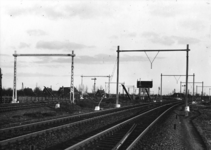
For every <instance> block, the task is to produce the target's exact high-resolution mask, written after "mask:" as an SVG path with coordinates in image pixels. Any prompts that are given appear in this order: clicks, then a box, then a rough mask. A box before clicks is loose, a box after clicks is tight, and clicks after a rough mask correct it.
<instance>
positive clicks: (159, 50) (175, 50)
mask: <svg viewBox="0 0 211 150" xmlns="http://www.w3.org/2000/svg"><path fill="white" fill-rule="evenodd" d="M179 51H184V52H186V85H188V84H187V83H188V67H189V65H188V63H189V51H190V49H189V45H187V47H186V49H166V50H164V49H156V50H120V46H117V86H116V107H120V104H119V94H118V93H119V89H118V88H119V86H118V83H119V53H120V52H145V53H146V52H158V53H159V52H179ZM156 56H157V55H156ZM153 61H154V60H153ZM153 61H152V62H151V61H150V62H151V64H152V63H153ZM187 89H188V86H186V95H185V112H186V113H185V114H186V116H188V111H189V106H188V94H187Z"/></svg>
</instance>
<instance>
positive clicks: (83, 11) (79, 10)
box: [9, 2, 110, 19]
mask: <svg viewBox="0 0 211 150" xmlns="http://www.w3.org/2000/svg"><path fill="white" fill-rule="evenodd" d="M64 4H65V5H57V4H51V5H50V6H46V5H38V4H36V5H34V6H31V7H22V8H12V9H10V10H9V15H10V16H13V17H17V16H22V15H31V14H33V15H36V16H42V17H48V18H50V19H62V18H72V17H80V18H86V19H89V18H96V17H105V16H108V15H110V12H109V11H108V10H107V9H106V8H100V7H98V6H97V5H98V3H95V4H93V5H90V4H88V3H85V2H84V3H79V4H76V3H69V4H68V3H64Z"/></svg>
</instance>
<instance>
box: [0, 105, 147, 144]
mask: <svg viewBox="0 0 211 150" xmlns="http://www.w3.org/2000/svg"><path fill="white" fill-rule="evenodd" d="M139 107H143V106H139ZM139 107H135V108H131V109H129V110H135V109H138V108H139ZM126 111H128V109H126V110H120V111H118V112H112V113H109V114H103V115H101V116H96V117H93V118H88V119H84V120H80V121H77V122H72V123H68V124H64V125H60V126H56V127H51V128H48V129H44V130H41V131H36V132H33V133H29V134H25V135H21V136H17V137H14V138H10V139H5V140H2V141H0V146H2V145H6V144H8V143H13V142H17V141H21V140H26V139H28V138H31V137H36V136H38V135H42V134H43V133H46V132H48V131H49V132H50V131H51V132H53V131H57V130H60V129H64V128H66V127H72V126H77V125H79V124H83V123H85V122H87V121H93V120H96V119H99V118H102V117H106V116H112V115H114V114H120V113H123V112H126Z"/></svg>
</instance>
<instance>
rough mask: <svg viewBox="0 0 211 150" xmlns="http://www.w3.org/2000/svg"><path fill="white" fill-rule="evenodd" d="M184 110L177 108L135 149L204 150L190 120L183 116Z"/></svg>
mask: <svg viewBox="0 0 211 150" xmlns="http://www.w3.org/2000/svg"><path fill="white" fill-rule="evenodd" d="M183 110H184V109H183V108H182V107H178V108H177V109H176V110H174V111H172V112H171V113H169V114H168V115H167V116H166V117H165V118H167V119H162V120H161V121H159V122H158V123H157V125H156V127H154V128H152V129H150V131H149V134H147V135H145V136H144V137H143V138H142V139H141V140H140V142H139V143H138V146H137V147H136V148H135V149H142V150H204V149H205V148H204V147H203V144H201V143H200V141H199V140H198V138H197V137H196V135H195V134H194V132H193V131H194V130H193V126H192V124H191V123H190V118H191V117H192V116H193V115H194V113H193V114H192V113H190V114H189V117H185V116H184V111H183Z"/></svg>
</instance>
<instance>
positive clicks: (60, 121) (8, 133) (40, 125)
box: [0, 104, 145, 141]
mask: <svg viewBox="0 0 211 150" xmlns="http://www.w3.org/2000/svg"><path fill="white" fill-rule="evenodd" d="M140 106H145V104H144V105H137V106H136V107H140ZM133 107H134V106H133ZM130 108H132V106H129V107H122V108H120V109H117V110H116V109H110V110H104V111H100V112H92V113H85V114H81V115H74V116H67V117H60V118H55V119H50V120H45V121H40V122H35V123H30V124H24V125H20V126H15V127H9V128H3V129H0V135H1V137H0V141H3V140H6V139H9V138H15V137H18V136H21V135H24V134H30V133H33V132H37V131H41V130H45V129H48V128H53V127H57V126H61V125H65V124H69V123H73V122H77V121H80V120H85V119H89V118H93V117H97V116H101V115H104V114H109V113H113V112H118V111H122V110H127V109H130Z"/></svg>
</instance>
